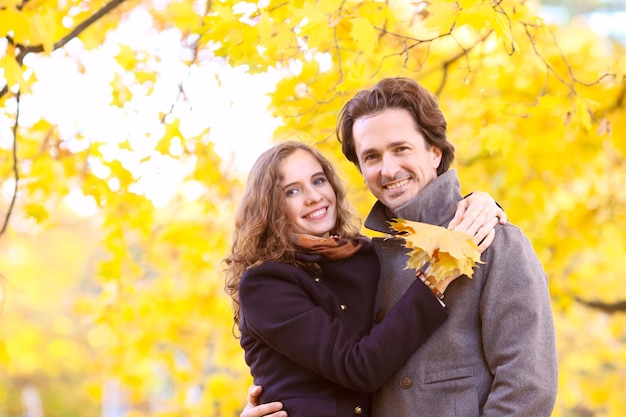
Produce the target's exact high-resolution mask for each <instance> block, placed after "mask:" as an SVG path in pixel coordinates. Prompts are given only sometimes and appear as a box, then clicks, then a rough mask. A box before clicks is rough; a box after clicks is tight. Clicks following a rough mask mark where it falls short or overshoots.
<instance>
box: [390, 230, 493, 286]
mask: <svg viewBox="0 0 626 417" xmlns="http://www.w3.org/2000/svg"><path fill="white" fill-rule="evenodd" d="M390 224H391V227H392V228H393V229H395V230H396V231H397V232H398V234H399V235H400V236H401V237H402V238H403V239H404V240H405V241H406V243H405V244H404V246H406V247H407V248H409V249H411V250H410V252H409V253H408V255H409V259H408V260H407V264H406V266H407V268H414V269H416V270H419V269H421V268H422V267H423V266H424V265H425V264H426V263H429V264H430V267H429V268H428V271H427V272H426V275H427V276H428V278H429V280H430V281H431V282H433V283H435V282H439V281H441V280H443V279H445V278H446V277H449V276H451V275H452V274H456V275H458V274H459V272H460V274H462V275H467V276H468V277H469V278H471V277H472V275H473V274H474V269H473V268H474V267H475V266H476V264H477V263H482V262H481V261H480V252H479V250H478V246H476V244H475V243H474V241H473V240H472V237H471V236H470V235H468V234H467V233H462V232H456V231H454V230H449V229H446V228H444V227H441V226H434V225H432V224H427V223H421V222H415V221H411V220H404V219H394V220H393V221H391V222H390Z"/></svg>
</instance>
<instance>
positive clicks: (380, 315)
mask: <svg viewBox="0 0 626 417" xmlns="http://www.w3.org/2000/svg"><path fill="white" fill-rule="evenodd" d="M384 318H385V312H384V311H382V310H380V311H377V312H376V315H375V316H374V322H375V323H382V321H383V319H384Z"/></svg>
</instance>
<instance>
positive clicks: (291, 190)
mask: <svg viewBox="0 0 626 417" xmlns="http://www.w3.org/2000/svg"><path fill="white" fill-rule="evenodd" d="M297 193H298V189H297V188H291V189H289V190H287V191H285V195H286V196H287V197H291V196H293V195H296V194H297Z"/></svg>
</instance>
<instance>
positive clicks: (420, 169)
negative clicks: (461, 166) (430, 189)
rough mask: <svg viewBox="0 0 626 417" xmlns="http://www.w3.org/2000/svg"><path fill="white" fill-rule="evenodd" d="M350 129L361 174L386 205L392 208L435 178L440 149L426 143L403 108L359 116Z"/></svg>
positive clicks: (375, 194)
mask: <svg viewBox="0 0 626 417" xmlns="http://www.w3.org/2000/svg"><path fill="white" fill-rule="evenodd" d="M352 133H353V136H354V145H355V149H356V154H357V157H358V158H359V166H360V168H361V174H363V178H365V181H366V182H367V186H368V187H369V189H370V191H371V192H372V194H374V196H375V197H376V198H377V199H378V200H380V202H381V203H383V204H384V205H385V206H386V207H388V208H390V209H392V210H395V209H396V208H398V207H400V206H402V205H403V204H405V203H406V202H408V201H409V200H411V199H413V198H414V197H415V196H416V195H417V194H418V193H419V192H420V191H421V190H422V189H423V188H424V187H425V186H426V185H427V184H428V183H429V182H431V181H432V180H433V179H435V178H437V167H439V163H440V162H441V150H440V149H439V148H436V147H434V146H429V145H428V143H427V142H426V140H425V139H424V137H423V135H422V134H421V133H420V132H419V130H417V126H416V125H415V121H414V120H413V118H412V117H411V115H410V114H409V112H408V111H407V110H405V109H388V110H384V111H383V112H381V113H378V114H376V115H374V116H367V117H362V118H359V119H357V120H356V121H355V123H354V127H353V129H352Z"/></svg>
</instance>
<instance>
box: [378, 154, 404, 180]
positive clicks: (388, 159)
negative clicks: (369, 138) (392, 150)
mask: <svg viewBox="0 0 626 417" xmlns="http://www.w3.org/2000/svg"><path fill="white" fill-rule="evenodd" d="M398 169H399V167H398V163H397V161H396V160H395V158H394V157H393V156H391V155H383V158H382V167H381V172H380V173H381V175H382V176H383V177H385V178H394V177H395V176H396V174H397V173H398Z"/></svg>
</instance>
